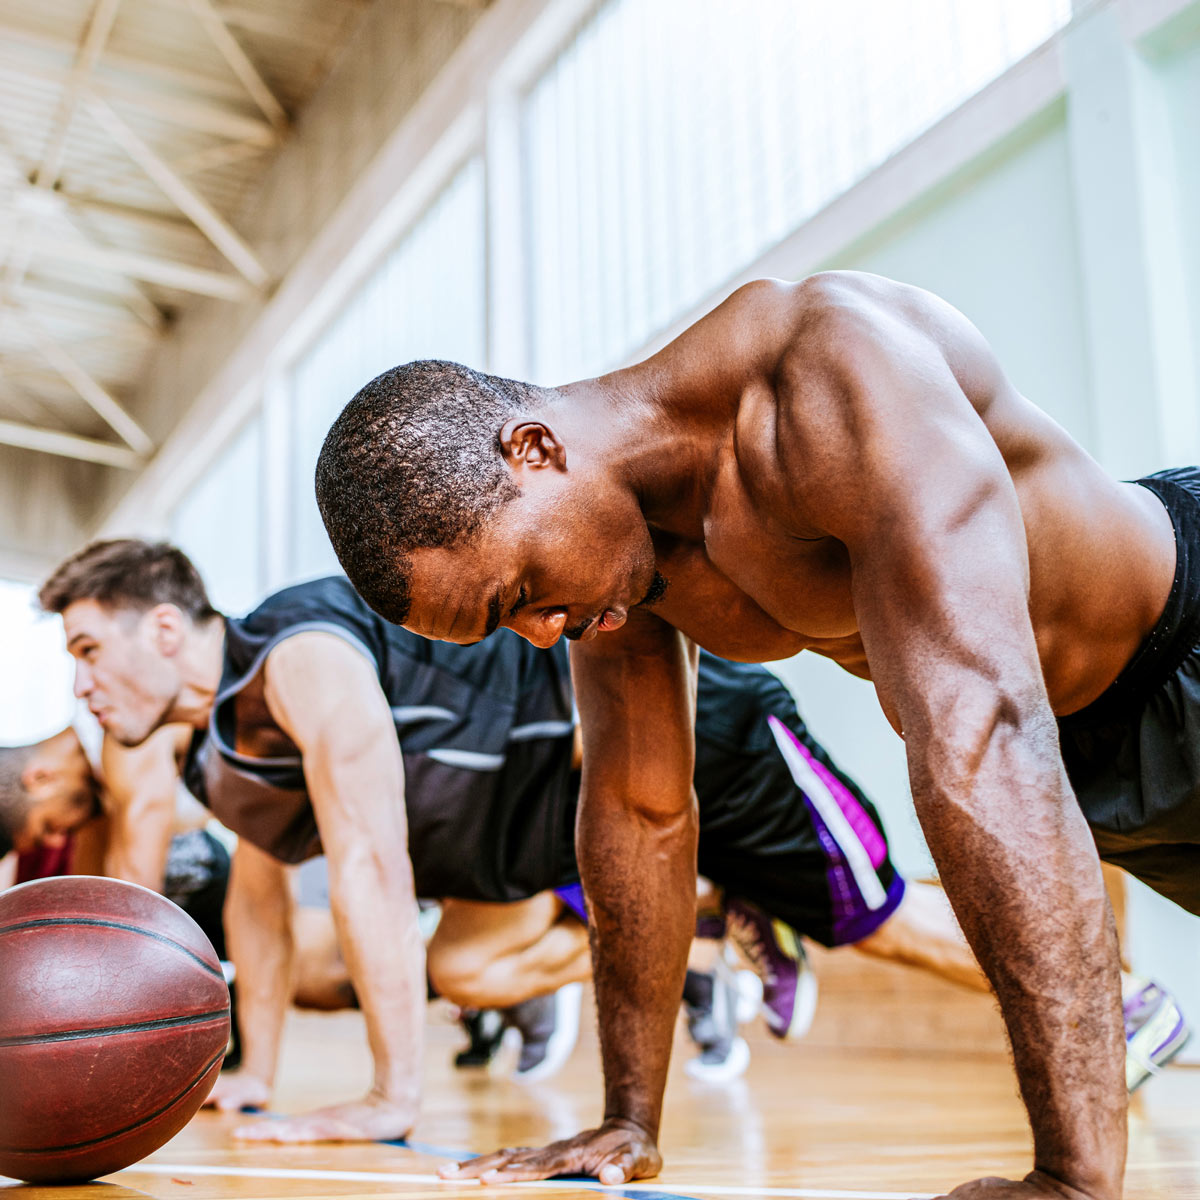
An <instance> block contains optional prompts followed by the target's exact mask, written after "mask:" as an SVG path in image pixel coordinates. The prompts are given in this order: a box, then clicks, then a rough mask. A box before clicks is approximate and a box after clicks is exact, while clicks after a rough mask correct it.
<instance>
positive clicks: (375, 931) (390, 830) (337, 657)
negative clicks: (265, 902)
mask: <svg viewBox="0 0 1200 1200" xmlns="http://www.w3.org/2000/svg"><path fill="white" fill-rule="evenodd" d="M265 672H266V700H267V705H268V708H269V709H270V712H271V715H272V716H273V717H274V719H275V720H276V721H277V722H278V723H279V726H280V727H281V728H282V729H283V730H284V732H285V733H286V734H287V735H288V736H289V737H290V738H291V739H292V740H293V741H294V742H295V743H296V745H297V746H298V747H299V748H300V752H301V754H302V755H303V759H304V777H305V780H306V782H307V784H308V791H309V795H310V797H311V798H312V803H313V809H314V811H315V813H316V818H317V826H318V828H319V829H320V832H321V841H322V844H323V846H324V849H325V855H326V858H327V860H328V863H329V891H330V902H331V907H332V909H333V917H334V923H335V925H336V927H337V932H338V939H339V941H340V943H341V946H342V951H343V954H344V955H345V959H346V965H347V967H348V969H349V972H350V978H351V980H352V981H353V983H354V988H355V991H356V993H357V995H358V998H359V1003H360V1004H361V1005H362V1009H363V1015H364V1017H365V1018H366V1023H367V1037H368V1040H369V1041H370V1045H371V1053H372V1055H373V1056H374V1060H375V1083H374V1086H373V1087H372V1089H371V1091H370V1092H369V1093H368V1095H367V1096H366V1097H365V1098H364V1099H363V1100H362V1101H361V1102H359V1103H356V1104H344V1105H337V1106H335V1107H333V1108H326V1109H321V1110H319V1111H318V1112H315V1113H311V1114H309V1115H307V1116H302V1117H294V1118H289V1119H288V1120H281V1121H271V1122H262V1123H261V1124H259V1125H257V1126H255V1128H254V1130H253V1131H250V1130H242V1131H239V1133H240V1134H243V1135H244V1134H249V1133H251V1132H252V1134H253V1136H254V1137H257V1138H260V1139H263V1140H270V1141H289V1142H291V1141H354V1140H360V1139H361V1140H378V1139H380V1138H396V1137H402V1136H403V1135H404V1134H406V1133H407V1132H408V1131H409V1129H411V1128H412V1125H413V1122H414V1121H415V1120H416V1116H417V1110H418V1107H419V1104H420V1088H421V1053H422V1043H423V1038H424V1028H425V946H424V943H423V941H422V940H421V934H420V927H419V924H418V920H417V916H418V913H417V900H416V894H415V892H414V885H413V875H412V864H411V863H410V861H409V857H408V825H407V820H406V814H405V807H404V764H403V761H402V759H401V757H400V746H399V743H398V742H397V739H396V727H395V724H394V722H393V720H392V714H391V709H390V707H389V706H388V702H387V698H386V697H385V696H384V694H383V689H382V688H381V687H380V686H379V678H378V676H377V674H376V671H375V667H374V664H372V663H370V662H368V661H367V659H366V658H365V657H364V656H363V655H362V654H360V653H359V651H357V650H356V649H354V648H353V647H352V646H350V645H349V644H348V643H347V642H345V641H343V640H342V639H341V638H339V637H337V636H335V635H333V634H327V633H316V632H306V633H302V634H297V635H296V636H294V637H291V638H288V639H287V640H286V641H285V642H283V643H281V644H280V645H279V646H277V647H276V648H275V649H274V650H273V651H271V654H270V656H269V657H268V659H267V663H266V666H265Z"/></svg>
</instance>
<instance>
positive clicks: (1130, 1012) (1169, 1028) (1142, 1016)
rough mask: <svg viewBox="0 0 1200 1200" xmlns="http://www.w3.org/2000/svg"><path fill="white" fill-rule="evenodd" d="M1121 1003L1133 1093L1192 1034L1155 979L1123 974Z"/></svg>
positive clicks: (1127, 1075) (1127, 1071)
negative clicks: (1123, 1012)
mask: <svg viewBox="0 0 1200 1200" xmlns="http://www.w3.org/2000/svg"><path fill="white" fill-rule="evenodd" d="M1121 1000H1122V1007H1123V1008H1124V1010H1125V1084H1126V1086H1127V1087H1128V1088H1129V1090H1130V1091H1131V1092H1132V1091H1135V1090H1136V1089H1137V1088H1139V1087H1141V1086H1142V1084H1143V1083H1145V1082H1146V1080H1147V1079H1149V1078H1150V1076H1151V1075H1157V1074H1158V1072H1159V1071H1161V1070H1162V1068H1163V1067H1165V1066H1166V1065H1167V1063H1169V1062H1170V1061H1171V1060H1172V1059H1173V1058H1174V1057H1175V1056H1176V1055H1177V1054H1178V1053H1179V1052H1180V1050H1182V1049H1183V1048H1184V1046H1185V1045H1186V1044H1187V1041H1188V1038H1190V1037H1191V1035H1192V1031H1191V1030H1190V1029H1189V1028H1188V1024H1187V1021H1185V1020H1184V1017H1183V1013H1182V1012H1180V1010H1179V1004H1178V1003H1177V1002H1176V1000H1175V997H1174V996H1172V995H1171V993H1170V992H1168V991H1167V990H1166V989H1165V988H1163V987H1160V986H1159V985H1158V984H1157V983H1155V982H1154V980H1152V979H1144V978H1142V977H1140V976H1137V975H1131V974H1128V973H1123V974H1122V977H1121Z"/></svg>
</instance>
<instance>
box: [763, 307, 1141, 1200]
mask: <svg viewBox="0 0 1200 1200" xmlns="http://www.w3.org/2000/svg"><path fill="white" fill-rule="evenodd" d="M964 324H965V322H964ZM822 332H823V335H824V342H823V346H824V352H825V353H826V354H828V355H829V356H830V358H831V359H832V361H831V362H830V363H828V364H827V366H828V367H829V379H830V381H831V388H830V394H829V396H828V397H826V398H825V402H821V401H820V400H818V401H816V403H817V414H816V416H814V415H813V413H814V408H813V406H814V397H813V395H812V394H811V393H809V394H808V395H807V396H803V397H802V396H800V395H798V394H797V395H796V396H794V397H792V400H793V402H794V408H793V409H792V410H791V411H789V410H787V408H786V407H785V412H784V420H785V422H793V424H792V427H791V428H790V429H789V428H788V426H787V424H785V426H784V432H783V434H782V435H781V442H785V441H786V439H788V434H789V433H791V435H792V437H791V443H792V444H793V445H800V446H802V445H803V444H804V439H805V438H806V437H809V436H811V431H812V427H813V425H814V423H818V424H819V429H820V433H819V436H820V438H821V453H820V455H819V456H818V455H812V454H810V455H808V456H807V464H806V472H804V473H802V472H801V471H800V468H799V465H798V463H797V464H794V466H795V468H796V474H795V479H796V480H797V483H796V485H795V486H796V489H797V492H802V498H801V499H800V501H799V505H798V507H800V508H801V509H802V511H805V512H806V513H808V514H810V515H811V514H817V521H818V522H819V525H820V527H821V528H822V529H824V530H826V531H828V532H829V533H830V534H832V535H833V536H834V537H837V538H838V539H839V540H841V541H842V542H843V543H844V544H845V546H846V547H847V549H848V551H849V555H850V563H851V569H852V587H853V597H854V605H855V613H856V616H857V619H858V623H859V628H860V630H861V633H862V637H863V642H864V646H865V649H866V652H867V657H868V661H869V663H870V667H871V674H872V678H873V679H874V681H875V685H876V688H877V690H878V692H879V696H880V700H881V702H882V703H883V705H884V708H885V710H886V711H887V713H888V715H889V717H890V718H891V719H892V720H893V722H894V723H895V724H897V725H898V727H899V728H900V729H901V730H902V732H903V736H904V739H905V743H906V747H907V754H908V763H909V774H910V779H911V783H912V790H913V797H914V801H915V803H916V808H917V813H918V815H919V817H920V819H921V824H922V827H923V829H924V831H925V834H926V837H927V839H928V842H929V846H930V849H931V850H932V852H933V855H934V859H935V861H936V862H937V865H938V869H939V871H940V873H941V877H942V881H943V883H944V885H945V888H946V892H947V894H948V895H949V897H950V899H951V902H952V904H953V906H954V909H955V912H956V914H957V916H958V919H959V921H960V923H961V925H962V927H963V931H964V932H965V934H966V936H967V938H968V940H969V941H970V943H971V946H972V949H973V950H974V951H975V954H976V956H977V957H978V959H979V961H980V964H981V965H982V966H983V968H984V970H985V971H986V972H987V975H988V977H989V979H990V980H991V981H992V985H993V986H994V988H995V990H996V994H997V996H998V997H999V1000H1000V1005H1001V1009H1002V1011H1003V1014H1004V1018H1005V1022H1006V1024H1007V1026H1008V1031H1009V1036H1010V1038H1011V1041H1012V1047H1013V1054H1014V1058H1015V1061H1016V1068H1017V1075H1018V1079H1019V1082H1020V1087H1021V1093H1022V1096H1023V1098H1024V1100H1025V1104H1026V1107H1027V1109H1028V1111H1029V1116H1030V1120H1031V1123H1032V1126H1033V1134H1034V1153H1035V1170H1034V1172H1033V1173H1032V1174H1031V1175H1030V1176H1028V1177H1027V1178H1026V1180H1025V1181H1024V1183H1023V1184H1017V1185H1014V1184H1004V1183H1003V1182H1002V1181H997V1180H990V1181H978V1182H976V1183H973V1184H967V1185H964V1187H963V1188H961V1189H959V1190H958V1192H957V1193H956V1195H957V1194H961V1195H963V1196H984V1195H990V1194H992V1193H993V1192H996V1191H999V1190H1001V1189H1003V1190H1004V1191H1005V1194H1006V1195H1026V1194H1027V1195H1031V1196H1032V1195H1058V1196H1062V1195H1064V1194H1066V1195H1080V1194H1082V1195H1087V1196H1090V1197H1103V1198H1104V1200H1110V1198H1112V1197H1116V1196H1119V1195H1120V1192H1121V1181H1122V1175H1123V1171H1124V1160H1125V1107H1126V1096H1125V1087H1124V1078H1123V1070H1122V1067H1123V1038H1122V1025H1121V1018H1120V1011H1121V1006H1120V985H1119V980H1118V962H1117V950H1116V938H1115V931H1114V928H1113V923H1112V918H1111V913H1110V910H1109V905H1108V901H1107V898H1106V895H1105V891H1104V885H1103V880H1102V878H1101V874H1100V865H1099V862H1098V860H1097V857H1096V852H1095V849H1094V846H1093V843H1092V839H1091V837H1090V835H1089V832H1088V829H1087V826H1086V824H1085V822H1084V819H1083V816H1082V813H1081V812H1080V809H1079V807H1078V804H1077V802H1076V800H1075V797H1074V796H1073V794H1072V792H1071V788H1070V785H1069V783H1068V781H1067V778H1066V773H1065V770H1064V768H1063V764H1062V758H1061V754H1060V752H1059V747H1058V736H1057V729H1056V726H1055V721H1054V717H1053V714H1052V712H1051V709H1050V704H1049V701H1048V699H1047V696H1046V691H1045V686H1044V683H1043V679H1042V673H1041V665H1040V662H1039V658H1038V652H1037V646H1036V643H1035V640H1034V634H1033V628H1032V625H1031V621H1030V615H1029V579H1028V576H1029V570H1028V554H1027V550H1026V544H1025V533H1024V525H1023V522H1022V517H1021V511H1020V508H1019V505H1018V501H1017V495H1016V491H1015V489H1014V487H1013V484H1012V480H1011V478H1010V476H1009V474H1008V471H1007V468H1006V466H1005V464H1004V462H1003V460H1002V458H1001V456H1000V453H999V451H998V449H997V448H996V446H995V444H994V442H993V441H992V439H991V437H990V435H989V434H988V431H987V429H986V427H985V426H984V424H983V422H982V420H981V419H980V417H979V416H978V414H977V413H976V411H975V410H974V408H973V407H972V406H971V404H970V403H969V402H968V400H967V398H966V397H965V396H964V395H963V394H962V392H961V391H960V390H959V388H958V386H957V384H956V382H955V379H954V377H953V375H952V374H951V372H950V370H949V369H948V368H947V366H946V365H945V363H944V361H942V359H941V357H940V355H939V354H938V353H937V351H936V349H935V348H933V347H931V346H929V345H928V344H927V343H925V342H924V340H923V339H921V338H920V336H919V335H916V334H913V333H912V332H911V331H909V330H906V329H904V328H898V329H891V328H888V327H887V326H884V327H883V328H870V329H867V330H864V329H863V328H862V326H861V323H860V321H859V319H858V318H857V317H852V318H851V319H850V320H849V321H848V322H846V321H843V320H842V319H841V318H835V319H834V320H833V321H832V322H830V325H829V327H828V328H826V329H824V330H823V331H822ZM968 336H969V335H968ZM975 336H977V335H975ZM811 361H812V360H811V356H810V358H809V363H810V364H811ZM785 377H786V376H785ZM804 378H806V379H811V374H810V373H809V372H805V375H804ZM781 399H783V400H784V402H785V405H786V403H787V399H788V397H787V394H786V389H785V392H784V394H783V396H781ZM809 449H810V450H811V443H810V445H809ZM847 464H853V469H852V470H851V469H848V467H847Z"/></svg>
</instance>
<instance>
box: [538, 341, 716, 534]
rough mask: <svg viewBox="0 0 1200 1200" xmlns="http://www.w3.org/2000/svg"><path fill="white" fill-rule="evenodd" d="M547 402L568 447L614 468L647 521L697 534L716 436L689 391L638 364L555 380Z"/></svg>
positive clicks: (671, 530)
mask: <svg viewBox="0 0 1200 1200" xmlns="http://www.w3.org/2000/svg"><path fill="white" fill-rule="evenodd" d="M558 395H559V396H560V397H562V400H563V401H564V402H563V403H560V404H556V405H555V406H554V407H552V408H550V409H548V410H547V416H548V417H549V419H550V420H552V421H555V422H556V423H557V427H558V428H559V429H560V431H561V432H562V434H563V436H564V438H565V439H566V441H567V444H568V447H569V449H568V462H569V461H570V458H571V449H570V448H574V450H575V452H576V454H578V453H579V452H582V454H583V455H584V456H586V458H587V459H589V460H592V461H593V462H595V463H596V464H597V465H598V466H599V468H600V469H602V470H603V471H605V472H607V473H609V474H610V475H615V476H616V478H617V479H618V480H619V481H620V483H621V484H622V486H624V487H627V488H628V489H629V490H630V491H631V492H632V493H633V494H634V495H635V496H636V497H637V499H638V504H639V506H640V507H641V510H642V512H643V514H644V515H645V518H646V522H647V524H648V525H650V526H651V527H652V528H656V529H662V530H665V531H667V532H669V533H672V534H674V535H676V536H678V537H682V538H688V539H691V540H703V528H704V518H705V516H706V514H707V507H708V506H707V500H708V496H709V495H710V494H711V491H712V480H713V476H714V474H715V471H716V465H717V461H718V455H717V451H718V448H719V444H720V438H718V437H717V435H716V431H715V429H712V428H709V421H708V419H707V414H703V413H700V412H697V411H695V406H694V404H692V403H691V402H690V398H689V397H687V396H681V395H678V394H676V393H673V392H669V391H666V390H664V389H663V388H661V387H659V386H658V384H657V383H656V376H655V375H654V373H652V372H651V371H650V370H649V369H648V367H647V366H646V365H645V364H643V365H640V366H637V367H631V368H629V369H628V370H624V371H617V372H614V373H613V374H611V375H605V376H603V377H602V378H601V379H598V380H586V381H584V382H582V383H577V384H571V385H569V386H568V387H565V388H560V389H559V390H558Z"/></svg>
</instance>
